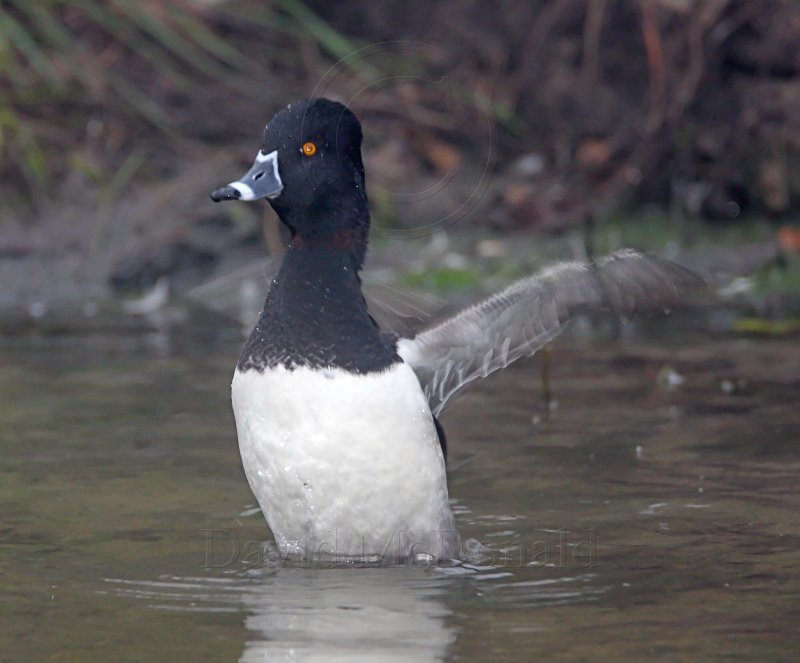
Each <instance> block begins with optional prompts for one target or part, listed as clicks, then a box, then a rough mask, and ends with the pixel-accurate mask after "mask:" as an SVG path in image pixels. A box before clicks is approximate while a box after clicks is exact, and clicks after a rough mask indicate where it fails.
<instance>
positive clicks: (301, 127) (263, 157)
mask: <svg viewBox="0 0 800 663" xmlns="http://www.w3.org/2000/svg"><path fill="white" fill-rule="evenodd" d="M260 198H265V199H266V200H267V201H269V203H270V205H272V207H273V208H274V209H275V211H276V212H277V213H278V216H279V217H280V219H281V221H283V223H284V224H285V225H286V226H288V227H289V229H290V231H291V233H292V236H293V237H300V238H303V239H307V240H314V239H321V240H324V239H326V238H327V239H336V238H339V239H341V238H342V237H346V236H349V235H352V234H353V231H356V234H357V235H359V236H361V235H363V238H364V240H365V239H366V231H367V230H368V227H369V211H368V207H367V196H366V191H365V186H364V166H363V163H362V161H361V124H360V123H359V121H358V119H357V118H356V116H355V115H354V114H353V113H352V112H350V110H348V109H347V107H345V106H344V105H342V104H340V103H337V102H334V101H329V100H328V99H309V100H306V101H301V102H298V103H295V104H292V105H291V106H288V107H287V108H285V109H283V110H281V111H280V112H278V113H277V114H276V115H275V117H274V118H272V121H270V123H269V124H268V125H267V127H266V129H265V130H264V139H263V140H262V142H261V149H260V150H259V151H258V154H256V158H255V161H254V162H253V166H252V167H251V168H250V170H248V171H247V172H246V173H245V174H244V176H242V177H241V178H239V179H238V180H236V181H234V182H231V183H230V184H228V185H227V186H224V187H222V188H220V189H217V190H216V191H214V192H213V193H211V200H213V201H214V202H221V201H224V200H244V201H249V200H258V199H260Z"/></svg>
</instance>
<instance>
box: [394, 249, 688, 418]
mask: <svg viewBox="0 0 800 663" xmlns="http://www.w3.org/2000/svg"><path fill="white" fill-rule="evenodd" d="M700 284H702V280H701V279H700V278H699V277H698V276H697V275H695V274H694V273H693V272H690V271H689V270H687V269H685V268H683V267H681V266H680V265H676V264H675V263H673V262H670V261H669V260H666V259H664V258H659V257H657V256H652V255H644V254H641V253H639V252H637V251H633V250H630V249H623V250H620V251H616V252H615V253H612V254H611V255H609V256H606V257H605V258H602V259H600V260H598V261H597V262H595V263H586V262H565V263H561V264H558V265H555V266H553V267H549V268H547V269H544V270H542V271H541V272H539V273H538V274H534V275H533V276H529V277H527V278H524V279H521V280H519V281H517V282H516V283H513V284H511V285H510V286H509V287H508V288H506V289H505V290H503V291H501V292H499V293H497V294H496V295H493V296H492V297H489V298H488V299H486V300H484V301H482V302H480V303H478V304H475V305H474V306H471V307H470V308H467V309H465V310H463V311H461V312H460V313H457V314H456V315H454V316H453V317H451V318H448V319H447V320H445V321H444V322H440V323H438V324H436V325H434V326H432V327H430V328H429V329H426V330H423V331H421V332H420V333H419V334H417V335H416V336H415V337H414V338H403V339H400V340H399V341H398V344H397V352H398V354H399V355H400V357H401V358H402V359H403V360H404V361H405V362H406V363H407V364H409V365H410V366H411V367H412V368H413V369H414V371H415V372H416V374H417V377H418V378H419V381H420V384H421V385H422V388H423V390H424V391H425V395H426V396H427V397H428V402H429V403H430V406H431V411H432V412H433V413H434V414H435V415H438V414H439V413H440V412H441V410H442V408H443V407H444V405H445V403H447V401H448V399H449V398H450V397H451V396H452V395H453V394H454V393H455V392H456V391H458V390H459V389H460V388H461V387H463V386H464V385H465V384H467V383H468V382H471V381H472V380H474V379H476V378H479V377H486V376H487V375H489V373H492V372H494V371H496V370H498V369H500V368H504V367H505V366H508V365H509V364H510V363H511V362H512V361H515V360H517V359H519V358H520V357H525V356H529V355H532V354H534V353H535V352H536V351H537V350H538V349H539V348H541V347H542V346H543V345H545V344H546V343H548V342H549V341H551V340H552V339H553V338H555V337H556V336H557V335H558V334H559V333H560V332H561V330H562V329H563V328H564V326H565V325H566V324H567V322H569V320H570V318H571V317H573V316H574V315H575V314H576V313H577V312H579V311H581V310H584V309H602V310H612V311H615V312H616V313H618V314H620V315H622V316H624V317H629V316H631V315H632V314H634V313H635V312H636V311H638V310H658V309H662V310H665V309H668V308H669V307H670V305H672V304H674V303H675V302H676V301H677V300H678V299H679V298H680V296H681V292H682V291H683V290H684V289H685V288H687V287H689V286H692V285H695V286H696V285H700Z"/></svg>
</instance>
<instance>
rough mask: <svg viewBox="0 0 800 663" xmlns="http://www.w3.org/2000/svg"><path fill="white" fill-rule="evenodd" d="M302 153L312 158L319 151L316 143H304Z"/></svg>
mask: <svg viewBox="0 0 800 663" xmlns="http://www.w3.org/2000/svg"><path fill="white" fill-rule="evenodd" d="M301 151H302V152H303V154H305V155H306V156H307V157H310V156H311V155H312V154H314V153H315V152H316V151H317V146H316V145H314V143H303V147H302V148H301Z"/></svg>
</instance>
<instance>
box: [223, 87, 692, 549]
mask: <svg viewBox="0 0 800 663" xmlns="http://www.w3.org/2000/svg"><path fill="white" fill-rule="evenodd" d="M361 146H362V128H361V123H360V121H359V120H358V118H357V117H356V115H355V114H354V113H353V112H352V111H351V110H349V109H348V108H347V107H346V106H345V105H343V104H341V103H338V102H336V101H331V100H328V99H324V98H313V99H308V100H304V101H301V102H298V103H294V104H292V105H290V106H287V107H286V108H284V109H282V110H280V111H279V112H278V113H277V114H276V115H275V116H274V117H273V118H272V120H271V121H270V122H269V124H267V126H266V128H265V130H264V134H263V139H262V141H261V145H260V149H259V151H258V153H257V154H256V157H255V160H254V162H253V165H252V167H251V168H250V169H249V170H248V171H247V172H246V173H245V174H244V175H243V176H242V177H240V178H239V179H237V180H235V181H233V182H230V183H229V184H227V185H225V186H223V187H221V188H219V189H217V190H215V191H214V192H212V193H211V199H212V200H213V201H214V202H222V201H234V200H238V201H255V200H261V199H265V200H266V201H267V202H268V203H269V205H271V206H272V208H273V209H274V210H275V212H276V213H277V215H278V217H279V218H280V220H281V222H282V223H283V224H284V225H285V226H286V227H287V228H288V231H289V235H290V238H291V239H290V241H289V242H288V247H287V250H286V252H285V255H284V257H283V261H282V263H281V266H280V268H279V270H278V272H277V274H276V276H275V277H274V280H273V281H272V283H271V285H270V287H269V289H268V292H267V294H266V300H265V303H264V307H263V310H262V311H261V313H260V315H259V318H258V321H257V323H256V325H255V327H254V329H253V330H252V333H251V334H250V336H249V338H248V340H247V341H246V342H245V344H244V348H243V350H242V352H241V355H240V357H239V360H238V362H237V364H236V368H235V371H234V376H233V381H232V384H231V402H232V406H233V413H234V418H235V422H236V432H237V437H238V442H239V450H240V453H241V459H242V465H243V467H244V472H245V475H246V477H247V481H248V483H249V485H250V488H251V490H252V492H253V494H254V495H255V497H256V499H257V501H258V504H259V506H260V508H261V511H262V513H263V515H264V517H265V519H266V521H267V524H268V526H269V528H270V530H271V531H272V534H273V536H274V538H275V543H276V544H277V547H278V549H279V551H280V553H281V554H282V555H283V556H285V557H287V558H300V559H302V560H306V561H315V560H323V559H325V560H332V559H333V560H340V561H347V560H349V561H372V562H375V561H377V562H386V561H389V562H402V561H408V560H427V561H430V560H433V561H444V560H458V559H459V557H460V555H461V540H460V537H459V533H458V529H457V527H456V522H455V518H454V516H453V512H452V510H451V506H450V496H449V493H448V484H447V469H446V453H447V445H446V441H445V435H444V431H443V428H442V426H441V425H440V423H439V421H438V417H439V415H440V414H441V412H442V410H443V409H444V408H445V406H446V405H447V404H448V403H449V402H451V399H452V398H453V396H454V395H455V394H456V393H458V392H459V391H460V390H461V389H463V388H464V387H465V386H466V385H468V384H469V383H470V382H472V381H474V380H476V379H479V378H484V377H486V376H488V375H489V374H491V373H493V372H494V371H497V370H499V369H502V368H504V367H506V366H508V365H509V364H511V363H512V362H514V361H516V360H517V359H520V358H522V357H527V356H530V355H532V354H534V353H535V352H536V351H537V350H539V349H541V348H542V347H543V346H545V345H546V344H548V343H550V342H551V341H552V340H553V339H554V338H555V337H556V336H558V334H559V333H560V332H561V331H562V330H563V329H564V327H565V326H566V325H567V324H568V323H569V321H570V319H571V318H573V317H575V315H577V314H578V313H579V312H581V311H583V310H586V309H610V310H612V311H615V312H617V313H619V314H620V315H623V316H629V315H631V314H632V313H634V312H636V311H637V310H659V309H668V308H669V307H671V306H673V305H674V304H675V303H676V301H677V300H678V299H680V298H681V297H682V295H683V293H684V292H685V290H686V289H687V288H688V287H690V286H694V285H696V284H697V283H698V281H699V277H697V276H696V275H695V274H694V273H693V272H690V271H689V270H687V269H685V268H683V267H681V266H680V265H678V264H676V263H674V262H671V261H669V260H666V259H664V258H660V257H657V256H655V255H647V254H644V253H640V252H638V251H635V250H633V249H622V250H618V251H616V252H614V253H611V254H610V255H608V256H606V257H604V258H601V259H599V260H596V261H583V262H582V261H569V262H562V263H559V264H556V265H553V266H549V267H547V268H545V269H543V270H541V271H540V272H538V273H535V274H533V275H531V276H528V277H525V278H522V279H520V280H518V281H516V282H514V283H512V284H511V285H509V286H508V287H506V288H505V289H504V290H502V291H500V292H498V293H496V294H494V295H492V296H490V297H488V298H486V299H484V300H482V301H479V302H477V303H476V304H474V305H472V306H470V307H468V308H465V309H463V310H461V311H459V312H457V313H455V314H454V315H451V316H449V317H447V318H445V319H443V320H438V321H436V322H432V323H430V324H428V325H423V326H422V328H421V329H420V330H419V331H417V332H416V333H415V334H409V335H407V336H398V335H395V334H392V333H390V332H385V331H383V330H382V329H381V328H380V327H379V325H378V324H377V323H376V321H375V319H374V318H373V316H372V315H371V314H370V310H369V307H368V304H367V301H366V299H365V297H364V294H363V292H362V283H361V277H360V272H361V270H362V268H363V266H364V260H365V257H366V253H367V245H368V239H369V229H370V210H369V203H368V199H367V191H366V178H365V171H364V164H363V161H362V156H361Z"/></svg>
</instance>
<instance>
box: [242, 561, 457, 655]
mask: <svg viewBox="0 0 800 663" xmlns="http://www.w3.org/2000/svg"><path fill="white" fill-rule="evenodd" d="M438 584H440V583H437V579H436V578H433V577H432V576H431V574H429V573H425V572H424V571H421V570H418V569H412V568H396V569H318V570H315V569H285V570H282V571H281V572H279V573H277V574H275V575H272V576H269V577H266V578H264V581H263V582H262V583H260V584H259V586H258V590H257V591H254V592H252V593H250V594H248V595H247V596H246V597H245V603H246V605H247V607H248V608H249V610H250V613H251V614H250V616H248V617H247V619H246V625H247V628H248V632H249V633H250V637H249V638H248V642H247V643H246V645H245V649H244V653H243V654H242V658H241V660H242V661H267V660H269V661H273V660H304V661H313V660H320V661H331V660H337V659H339V658H342V659H347V660H350V659H351V658H352V657H353V656H359V657H362V658H363V660H367V661H384V660H408V661H439V660H442V659H444V656H445V653H446V650H447V647H448V645H450V644H451V643H452V642H453V641H454V640H455V632H454V629H453V628H452V627H449V626H447V625H446V624H445V619H446V617H447V616H448V615H449V611H448V610H447V608H446V607H445V605H444V597H443V589H442V587H441V586H437V585H438Z"/></svg>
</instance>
